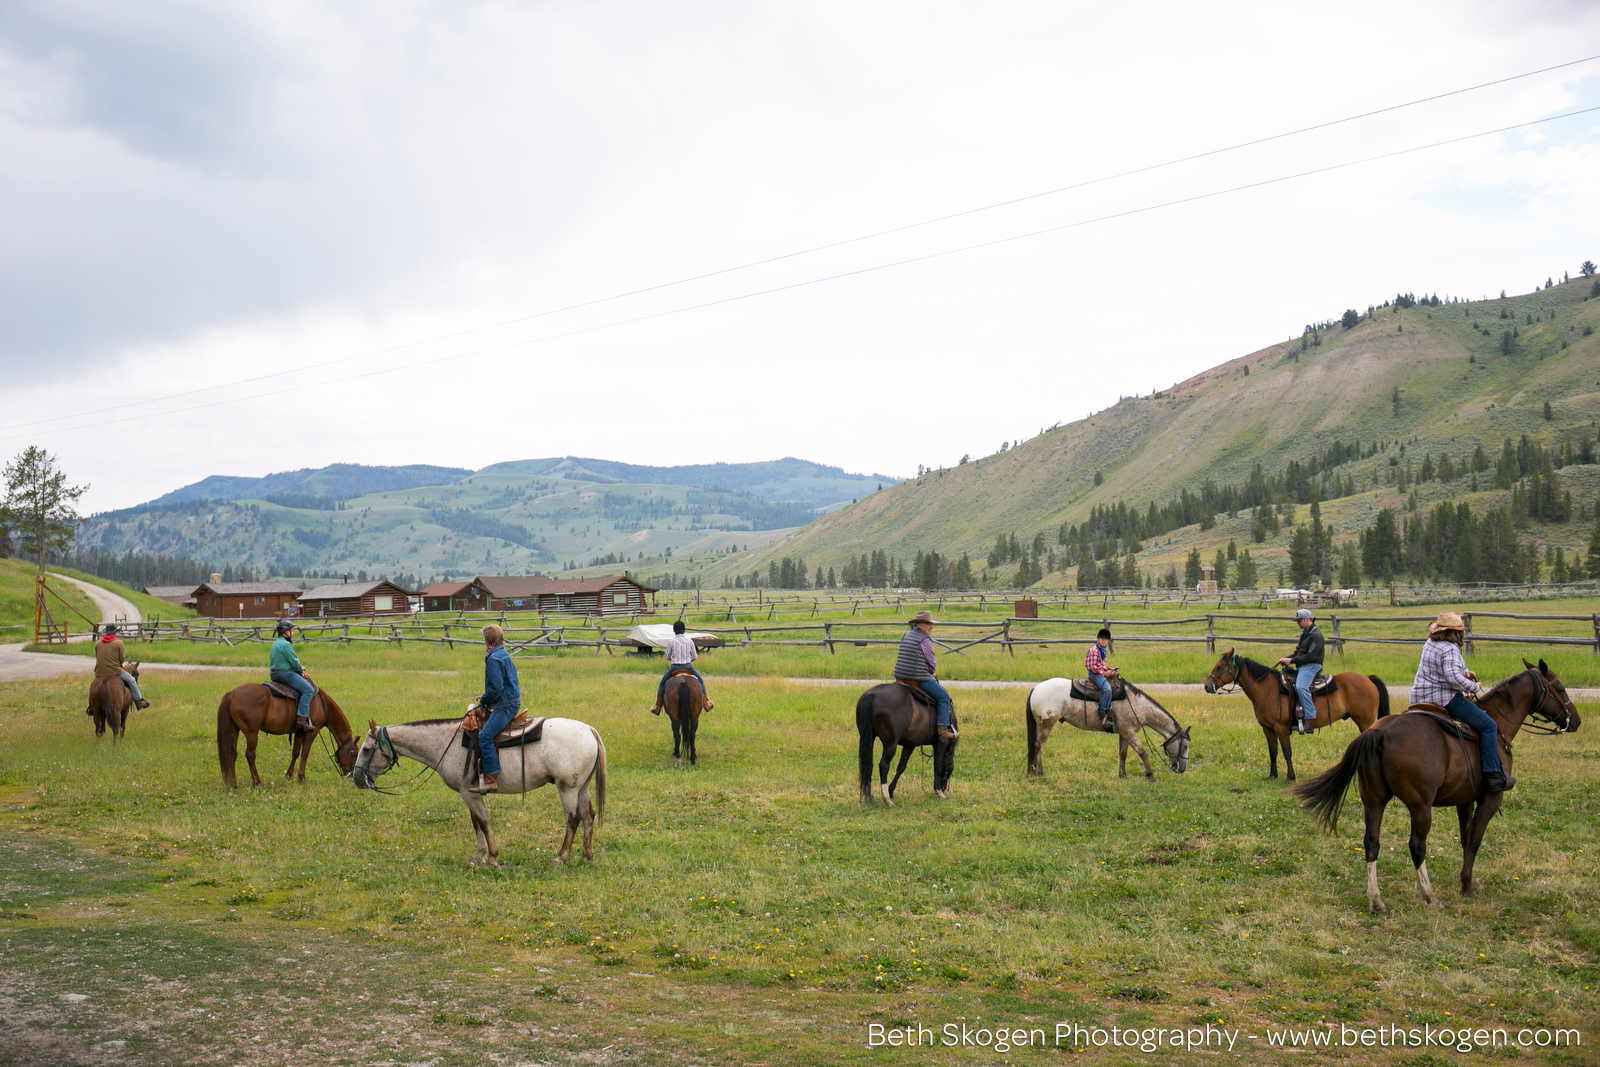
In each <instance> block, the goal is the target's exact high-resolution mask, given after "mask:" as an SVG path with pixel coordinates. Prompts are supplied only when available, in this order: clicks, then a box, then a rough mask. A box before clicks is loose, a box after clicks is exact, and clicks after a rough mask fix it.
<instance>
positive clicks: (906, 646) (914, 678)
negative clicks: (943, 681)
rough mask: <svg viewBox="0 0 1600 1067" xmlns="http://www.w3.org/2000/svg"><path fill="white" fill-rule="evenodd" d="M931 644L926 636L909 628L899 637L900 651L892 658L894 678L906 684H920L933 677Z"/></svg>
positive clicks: (917, 630)
mask: <svg viewBox="0 0 1600 1067" xmlns="http://www.w3.org/2000/svg"><path fill="white" fill-rule="evenodd" d="M932 658H933V642H932V641H931V640H929V638H928V635H927V634H925V633H923V632H922V631H921V630H919V629H917V628H916V627H915V626H913V627H911V628H910V629H909V630H907V631H906V632H905V633H904V634H902V635H901V637H900V650H899V651H898V652H897V653H896V654H895V657H894V676H895V677H896V678H904V679H905V680H906V681H908V682H921V681H926V680H927V679H929V678H932V677H934V674H933V671H934V663H932V662H930V660H931V659H932Z"/></svg>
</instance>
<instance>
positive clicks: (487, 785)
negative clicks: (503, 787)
mask: <svg viewBox="0 0 1600 1067" xmlns="http://www.w3.org/2000/svg"><path fill="white" fill-rule="evenodd" d="M499 782H500V776H499V775H498V774H486V775H484V776H483V781H482V783H480V784H479V785H475V786H473V787H472V788H471V789H469V790H467V792H469V793H498V792H499V791H500V785H499Z"/></svg>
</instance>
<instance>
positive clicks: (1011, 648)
mask: <svg viewBox="0 0 1600 1067" xmlns="http://www.w3.org/2000/svg"><path fill="white" fill-rule="evenodd" d="M1000 647H1001V648H1003V649H1005V650H1006V651H1008V652H1010V653H1011V658H1012V659H1015V658H1016V656H1017V649H1016V646H1015V645H1013V644H1012V643H1011V620H1010V619H1007V620H1006V621H1005V636H1004V637H1002V638H1001V639H1000Z"/></svg>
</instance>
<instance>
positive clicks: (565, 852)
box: [556, 782, 583, 863]
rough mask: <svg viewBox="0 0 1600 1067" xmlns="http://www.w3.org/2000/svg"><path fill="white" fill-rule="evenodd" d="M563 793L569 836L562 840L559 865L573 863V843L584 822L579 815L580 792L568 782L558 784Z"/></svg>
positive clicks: (557, 854)
mask: <svg viewBox="0 0 1600 1067" xmlns="http://www.w3.org/2000/svg"><path fill="white" fill-rule="evenodd" d="M556 789H557V790H558V791H559V792H560V793H561V808H562V810H563V811H565V812H566V813H567V835H566V836H565V837H563V838H562V839H561V851H560V852H557V853H556V862H557V863H571V862H572V842H573V840H574V839H575V838H576V837H577V836H578V826H579V824H580V823H581V822H582V821H583V820H582V818H581V817H580V816H579V814H578V811H579V809H578V796H577V793H578V790H577V788H576V787H575V786H573V785H571V784H570V783H567V782H557V783H556Z"/></svg>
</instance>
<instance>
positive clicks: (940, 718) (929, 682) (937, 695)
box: [917, 678, 950, 726]
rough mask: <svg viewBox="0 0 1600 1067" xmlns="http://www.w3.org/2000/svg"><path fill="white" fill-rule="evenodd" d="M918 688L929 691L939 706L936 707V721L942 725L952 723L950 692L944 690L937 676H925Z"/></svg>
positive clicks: (925, 691)
mask: <svg viewBox="0 0 1600 1067" xmlns="http://www.w3.org/2000/svg"><path fill="white" fill-rule="evenodd" d="M917 688H918V689H921V690H922V691H923V692H924V693H927V694H928V695H929V696H931V697H932V698H933V699H934V700H935V701H937V703H938V706H937V708H936V709H935V714H934V722H936V723H937V724H938V725H940V726H949V725H950V694H949V693H946V692H945V691H944V686H942V685H940V684H939V679H937V678H924V679H922V680H921V681H920V682H918V683H917Z"/></svg>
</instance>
